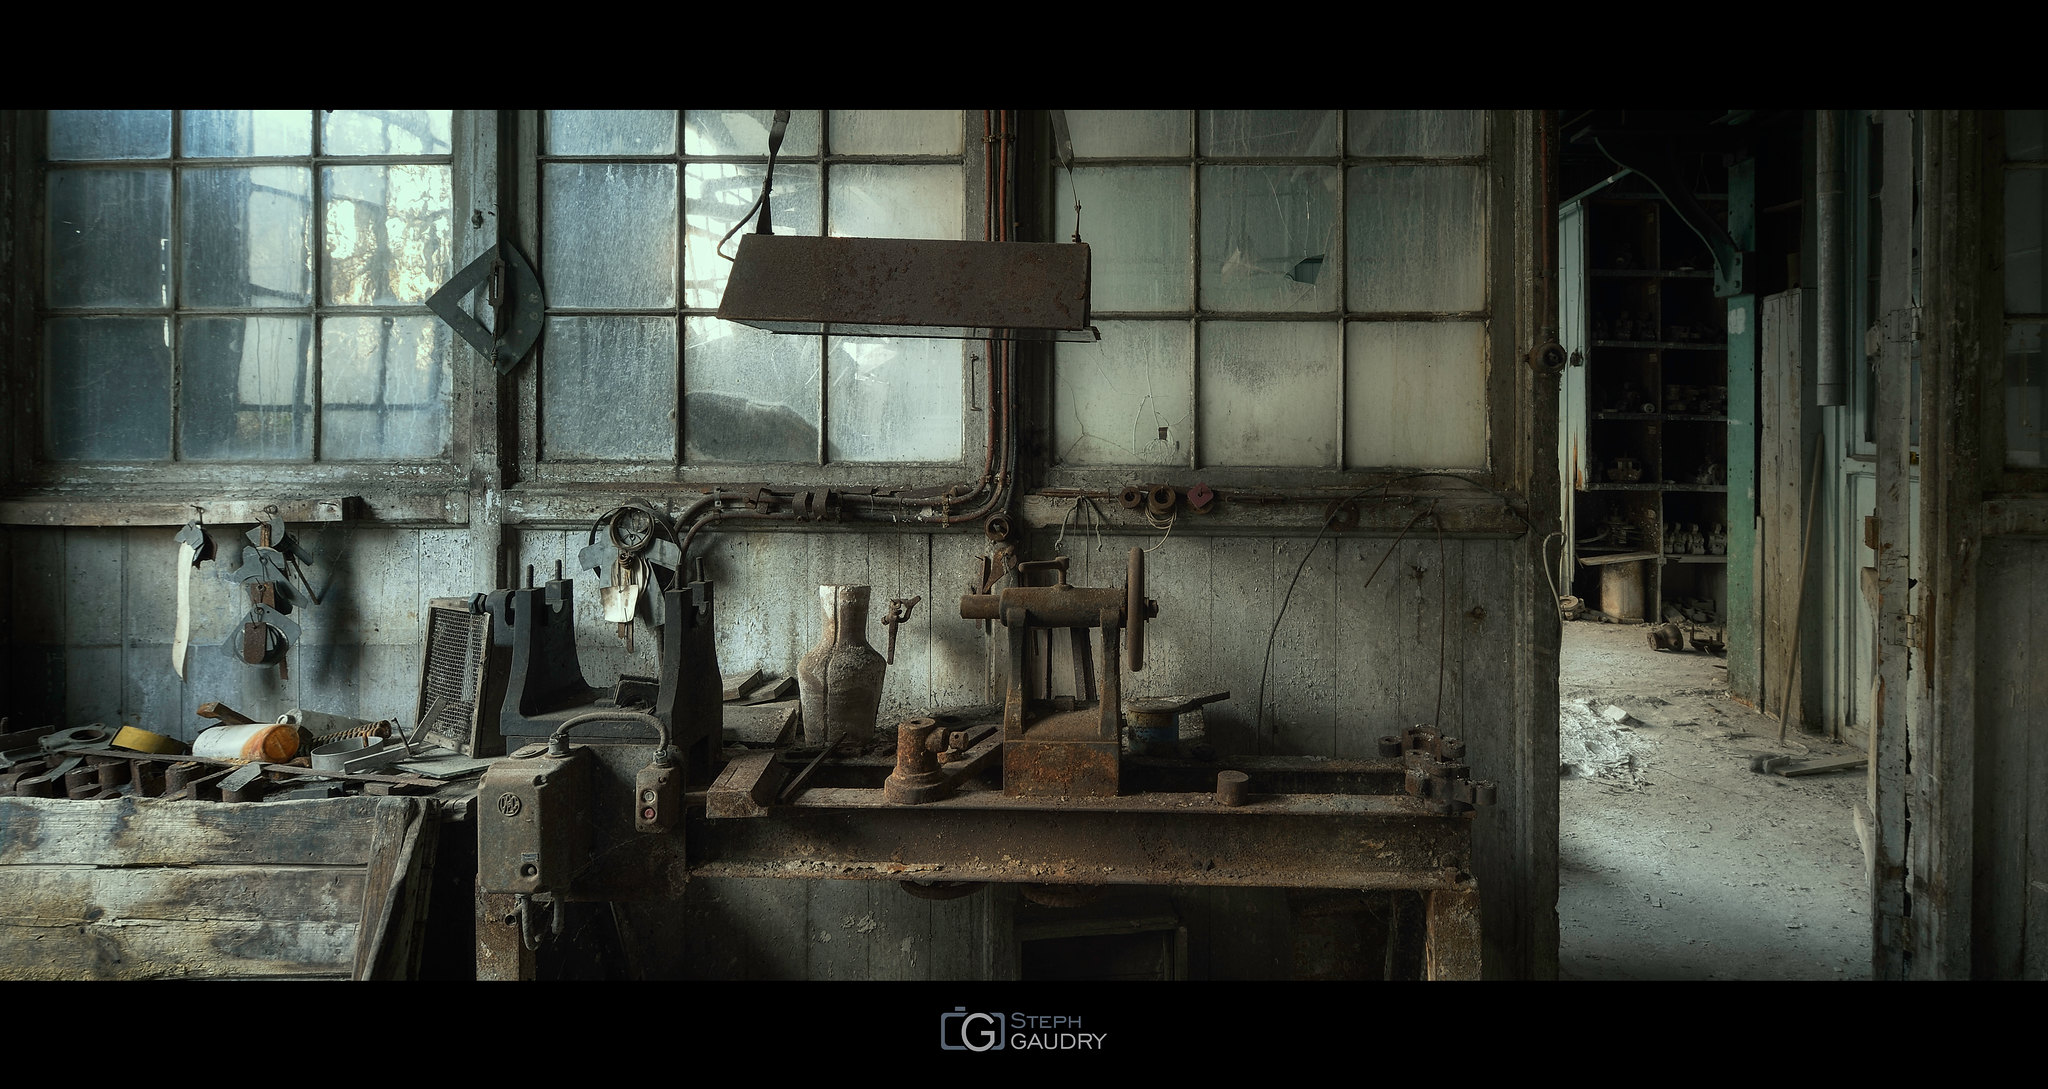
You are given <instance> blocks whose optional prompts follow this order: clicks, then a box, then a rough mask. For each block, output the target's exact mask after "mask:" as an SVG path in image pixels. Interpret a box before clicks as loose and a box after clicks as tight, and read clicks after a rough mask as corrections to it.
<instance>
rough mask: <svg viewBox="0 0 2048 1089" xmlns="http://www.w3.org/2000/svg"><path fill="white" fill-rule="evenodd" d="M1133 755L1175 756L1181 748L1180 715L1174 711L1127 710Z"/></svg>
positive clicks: (1125, 715) (1125, 719)
mask: <svg viewBox="0 0 2048 1089" xmlns="http://www.w3.org/2000/svg"><path fill="white" fill-rule="evenodd" d="M1124 722H1125V724H1126V725H1128V726H1129V727H1130V728H1131V755H1132V756H1175V755H1178V754H1179V750H1180V716H1179V715H1177V714H1174V713H1173V712H1170V711H1169V712H1167V713H1165V714H1160V713H1157V712H1151V711H1127V712H1125V714H1124Z"/></svg>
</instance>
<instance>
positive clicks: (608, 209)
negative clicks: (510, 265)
mask: <svg viewBox="0 0 2048 1089" xmlns="http://www.w3.org/2000/svg"><path fill="white" fill-rule="evenodd" d="M676 215H677V208H676V168H675V165H674V164H672V163H550V164H547V165H545V166H543V167H542V168H541V247H540V252H541V267H540V276H541V283H543V284H545V285H547V301H548V305H549V306H551V307H552V306H560V307H579V306H589V307H617V308H621V309H623V308H630V307H656V308H662V309H668V308H672V307H674V306H675V305H676V273H677V265H678V262H677V260H676V258H677V254H676Z"/></svg>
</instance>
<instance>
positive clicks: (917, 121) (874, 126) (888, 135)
mask: <svg viewBox="0 0 2048 1089" xmlns="http://www.w3.org/2000/svg"><path fill="white" fill-rule="evenodd" d="M758 146H759V148H760V150H759V151H755V150H754V149H752V148H748V149H743V151H742V152H741V153H742V154H766V153H767V141H766V140H765V139H764V140H763V141H762V143H761V144H760V145H758ZM832 154H834V155H958V154H960V111H958V110H833V111H832ZM954 199H955V201H957V200H958V199H959V190H958V189H957V188H956V189H955V190H954ZM911 237H916V236H911ZM927 237H928V236H927ZM947 237H952V236H951V235H948V236H947Z"/></svg>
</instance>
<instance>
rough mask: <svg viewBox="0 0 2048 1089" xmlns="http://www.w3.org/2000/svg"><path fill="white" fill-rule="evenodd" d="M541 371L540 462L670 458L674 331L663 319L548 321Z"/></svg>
mask: <svg viewBox="0 0 2048 1089" xmlns="http://www.w3.org/2000/svg"><path fill="white" fill-rule="evenodd" d="M547 346H548V350H547V358H546V359H545V360H543V361H542V365H541V369H540V404H541V420H540V441H541V456H542V457H543V458H545V459H546V460H549V461H668V462H672V461H674V460H675V456H676V325H675V321H674V320H673V319H671V318H662V317H588V318H570V317H563V318H551V319H549V320H548V327H547Z"/></svg>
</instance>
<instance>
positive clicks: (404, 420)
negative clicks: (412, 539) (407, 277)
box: [320, 314, 454, 460]
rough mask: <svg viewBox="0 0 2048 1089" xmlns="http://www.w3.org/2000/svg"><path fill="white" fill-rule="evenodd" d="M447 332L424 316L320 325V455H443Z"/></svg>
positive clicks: (352, 457)
mask: <svg viewBox="0 0 2048 1089" xmlns="http://www.w3.org/2000/svg"><path fill="white" fill-rule="evenodd" d="M453 337H454V333H453V332H451V331H450V330H449V328H448V327H447V326H446V325H444V324H442V322H441V319H439V318H436V317H433V316H430V315H395V314H394V315H383V316H364V317H360V318H328V319H326V320H325V321H323V322H322V323H321V326H320V408H321V412H320V456H321V457H322V458H324V459H329V460H369V459H385V458H432V457H441V456H444V455H445V454H446V453H447V452H448V441H449V412H448V406H449V400H450V392H449V384H448V374H449V370H448V367H449V362H448V360H449V352H450V348H451V346H452V344H453Z"/></svg>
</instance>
